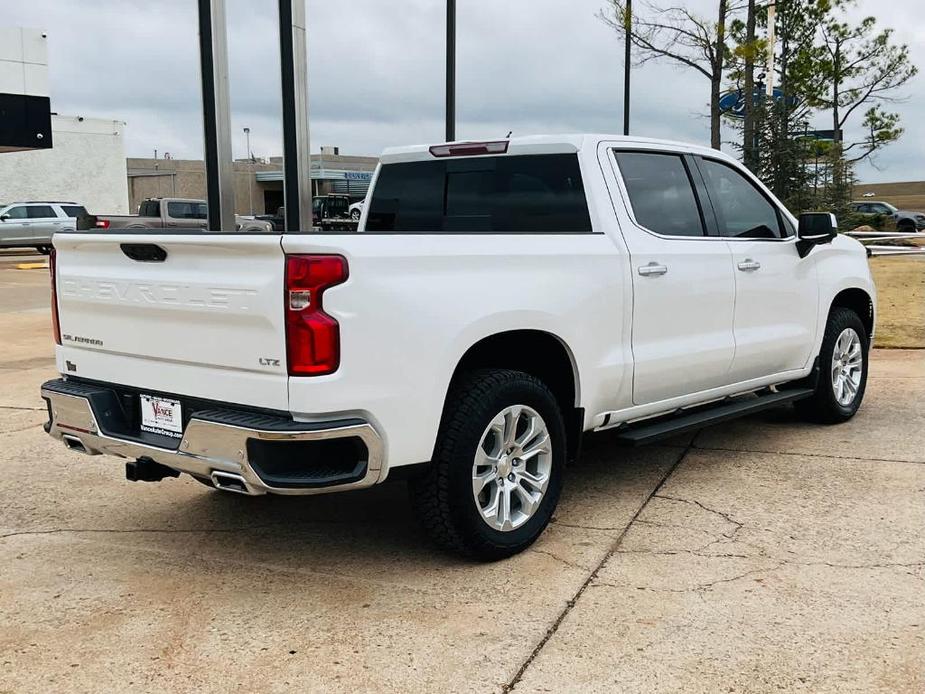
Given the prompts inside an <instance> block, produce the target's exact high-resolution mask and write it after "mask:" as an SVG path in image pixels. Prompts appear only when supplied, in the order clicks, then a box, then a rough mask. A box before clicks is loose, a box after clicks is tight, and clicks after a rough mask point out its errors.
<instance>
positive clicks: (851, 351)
mask: <svg viewBox="0 0 925 694" xmlns="http://www.w3.org/2000/svg"><path fill="white" fill-rule="evenodd" d="M360 229H361V233H356V232H353V233H325V234H319V233H286V234H278V235H268V234H244V233H241V234H233V235H229V234H221V233H209V232H203V231H200V230H193V231H188V232H184V231H175V232H170V231H165V232H160V231H150V230H149V231H144V232H137V233H130V232H117V231H112V230H110V231H108V232H106V233H93V232H72V233H62V234H57V235H56V236H55V238H54V245H55V249H56V252H55V255H54V262H53V264H52V270H53V275H52V277H53V279H52V284H53V287H54V296H53V302H54V321H55V331H56V335H57V339H58V347H57V365H58V369H59V371H60V372H61V374H62V378H61V379H60V380H55V381H51V382H49V383H46V384H45V385H44V386H43V388H42V395H43V397H44V398H45V399H46V400H47V402H48V413H49V422H48V424H47V431H48V433H49V434H51V435H52V436H53V437H55V438H56V439H60V440H63V441H64V442H65V444H66V445H67V446H68V447H70V448H72V449H75V450H77V451H80V452H83V453H88V454H98V453H105V454H109V455H114V456H119V457H121V458H124V459H127V460H128V462H127V463H126V472H127V476H128V477H129V479H133V480H159V479H162V478H164V477H168V476H172V477H176V476H178V475H179V474H180V473H187V474H189V475H192V476H193V477H195V478H196V479H198V480H200V481H201V482H203V483H205V484H207V485H210V486H212V487H214V488H216V489H221V490H226V491H232V492H239V493H243V494H250V495H256V494H266V493H271V494H317V493H323V492H335V491H341V490H349V489H359V488H363V487H370V486H372V485H375V484H378V483H381V482H383V481H385V480H386V479H387V478H392V477H405V478H406V479H407V480H408V483H409V485H410V489H411V497H412V500H413V503H414V505H415V506H416V508H417V510H418V512H419V514H420V517H421V519H422V521H423V524H424V525H425V527H426V528H427V530H428V531H429V532H430V534H431V535H432V536H433V538H434V539H435V540H436V541H437V542H438V543H439V544H441V545H442V546H444V547H446V548H450V549H452V550H454V551H458V552H462V553H465V554H468V555H471V556H477V557H481V558H498V557H503V556H507V555H510V554H513V553H515V552H518V551H520V550H522V549H523V548H525V547H526V546H528V545H529V544H530V543H531V542H533V541H534V540H535V539H536V538H537V536H538V535H539V534H540V533H541V532H542V531H543V529H544V528H545V526H546V525H547V523H548V522H549V520H550V517H551V516H552V514H553V511H554V509H555V507H556V503H557V501H558V498H559V492H560V490H561V488H562V484H563V475H564V472H565V466H566V463H567V462H568V461H569V460H570V459H573V458H575V457H576V456H578V454H579V450H580V443H581V439H582V434H583V432H588V431H598V430H604V429H612V430H615V431H614V434H613V436H614V438H615V439H617V440H619V441H622V442H625V443H627V444H641V443H647V442H651V441H655V440H658V439H660V438H663V437H666V436H670V435H673V434H676V433H678V432H683V431H691V430H694V429H697V428H700V427H703V426H706V425H709V424H714V423H717V422H721V421H723V420H726V419H729V418H731V417H734V416H740V415H743V414H748V413H751V412H755V411H758V410H760V409H763V408H767V407H771V406H780V405H785V404H789V403H793V404H794V406H795V408H796V412H797V413H798V415H799V416H801V417H806V418H809V419H812V420H815V421H819V422H825V423H837V422H843V421H845V420H847V419H849V418H850V417H852V416H853V415H854V414H855V412H856V411H857V409H858V407H859V406H860V404H861V400H862V398H863V395H864V388H865V383H866V378H867V368H868V352H869V348H870V345H871V341H872V337H873V332H874V305H875V289H874V285H873V282H872V280H871V276H870V272H869V269H868V264H867V259H866V255H865V251H864V249H863V248H862V247H861V246H860V245H859V244H858V243H857V242H855V241H854V240H852V239H849V238H846V237H844V236H839V235H837V234H836V233H835V229H834V219H833V218H832V216H831V215H828V214H813V215H804V216H803V217H802V218H801V219H800V220H796V219H794V218H793V217H792V216H791V215H790V214H789V213H788V212H787V210H786V209H785V208H784V206H783V205H782V204H781V203H780V202H779V201H778V200H776V199H775V198H774V197H773V196H772V195H771V194H770V193H769V192H768V191H767V190H766V189H765V188H764V186H762V185H761V183H759V182H758V181H757V180H756V179H755V178H754V177H753V176H752V175H751V174H750V173H749V172H748V171H746V170H745V169H744V168H743V167H742V166H740V165H739V164H738V163H736V162H735V161H733V160H732V159H730V158H729V157H727V156H725V155H723V154H721V153H718V152H716V151H713V150H708V149H703V148H700V147H695V146H689V145H684V144H678V143H672V142H662V141H654V140H644V139H630V138H621V137H613V136H602V135H578V136H562V137H527V138H517V139H511V140H504V141H500V142H483V143H451V144H443V145H435V146H432V147H428V146H418V147H407V148H400V149H390V150H387V151H386V152H385V153H384V155H383V156H382V160H381V163H380V166H379V169H378V171H377V172H376V175H375V178H374V182H373V186H372V189H371V192H370V195H369V198H368V204H367V205H366V207H365V209H364V211H363V216H362V219H361V222H360Z"/></svg>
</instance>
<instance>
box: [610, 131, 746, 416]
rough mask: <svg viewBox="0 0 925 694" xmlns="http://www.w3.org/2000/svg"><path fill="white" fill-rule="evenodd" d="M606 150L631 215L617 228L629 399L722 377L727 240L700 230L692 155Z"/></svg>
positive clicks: (728, 353)
mask: <svg viewBox="0 0 925 694" xmlns="http://www.w3.org/2000/svg"><path fill="white" fill-rule="evenodd" d="M610 157H611V160H612V165H613V166H614V170H615V171H616V172H617V174H618V177H619V178H620V179H621V182H622V196H623V198H624V201H625V204H626V209H627V211H628V212H629V217H630V222H631V223H630V224H624V225H623V227H624V228H622V233H623V238H624V239H625V241H626V245H627V247H628V248H629V252H630V256H631V262H632V272H633V337H632V346H633V361H634V377H633V402H634V403H635V404H636V405H644V404H648V403H653V402H658V401H660V400H667V399H671V398H674V397H680V396H685V395H691V394H694V393H697V392H700V391H705V390H709V389H711V388H717V387H721V386H723V385H727V384H728V383H729V367H730V365H731V364H732V359H733V355H734V353H735V341H734V338H733V312H734V309H735V278H734V277H733V273H732V267H731V265H732V264H731V257H730V251H729V248H728V246H727V244H726V243H724V241H723V239H721V238H719V237H717V236H712V235H710V234H709V233H708V232H709V231H711V229H710V228H708V226H707V225H706V221H705V218H704V215H703V214H702V211H701V208H700V202H699V198H698V195H697V193H696V192H695V191H696V189H695V177H694V175H695V171H693V170H692V160H691V159H690V158H689V157H686V156H684V155H681V154H678V153H674V152H659V151H655V150H620V149H617V150H611V152H610ZM615 202H619V201H615Z"/></svg>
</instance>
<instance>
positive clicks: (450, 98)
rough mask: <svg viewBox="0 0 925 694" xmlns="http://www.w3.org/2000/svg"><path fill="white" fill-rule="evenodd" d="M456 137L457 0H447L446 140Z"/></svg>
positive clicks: (449, 140)
mask: <svg viewBox="0 0 925 694" xmlns="http://www.w3.org/2000/svg"><path fill="white" fill-rule="evenodd" d="M455 139H456V0H446V141H447V142H452V141H453V140H455Z"/></svg>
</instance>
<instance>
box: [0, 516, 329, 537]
mask: <svg viewBox="0 0 925 694" xmlns="http://www.w3.org/2000/svg"><path fill="white" fill-rule="evenodd" d="M312 522H314V521H312ZM283 526H285V527H287V528H292V527H294V524H292V523H267V524H265V525H247V526H242V527H239V528H52V529H50V530H19V531H15V532H11V533H4V534H2V535H0V540H6V539H7V538H10V537H23V536H30V535H63V534H69V533H72V534H75V535H76V534H84V533H90V534H96V535H131V534H146V533H147V534H162V535H171V534H202V535H209V534H218V533H243V532H249V531H253V530H269V529H271V528H279V527H283ZM295 527H297V525H296V526H295Z"/></svg>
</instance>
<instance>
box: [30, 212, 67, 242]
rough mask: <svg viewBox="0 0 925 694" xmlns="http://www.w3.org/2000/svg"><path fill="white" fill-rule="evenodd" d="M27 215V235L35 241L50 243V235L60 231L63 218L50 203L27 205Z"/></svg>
mask: <svg viewBox="0 0 925 694" xmlns="http://www.w3.org/2000/svg"><path fill="white" fill-rule="evenodd" d="M26 211H27V214H28V216H29V236H30V237H31V238H32V241H34V242H35V243H42V244H50V243H51V237H52V236H53V235H54V233H55V232H56V231H60V229H61V226H62V225H63V224H64V220H63V219H60V218H59V217H58V213H57V212H55V209H54V208H53V207H52V206H51V205H29V206H28V207H27V208H26Z"/></svg>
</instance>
